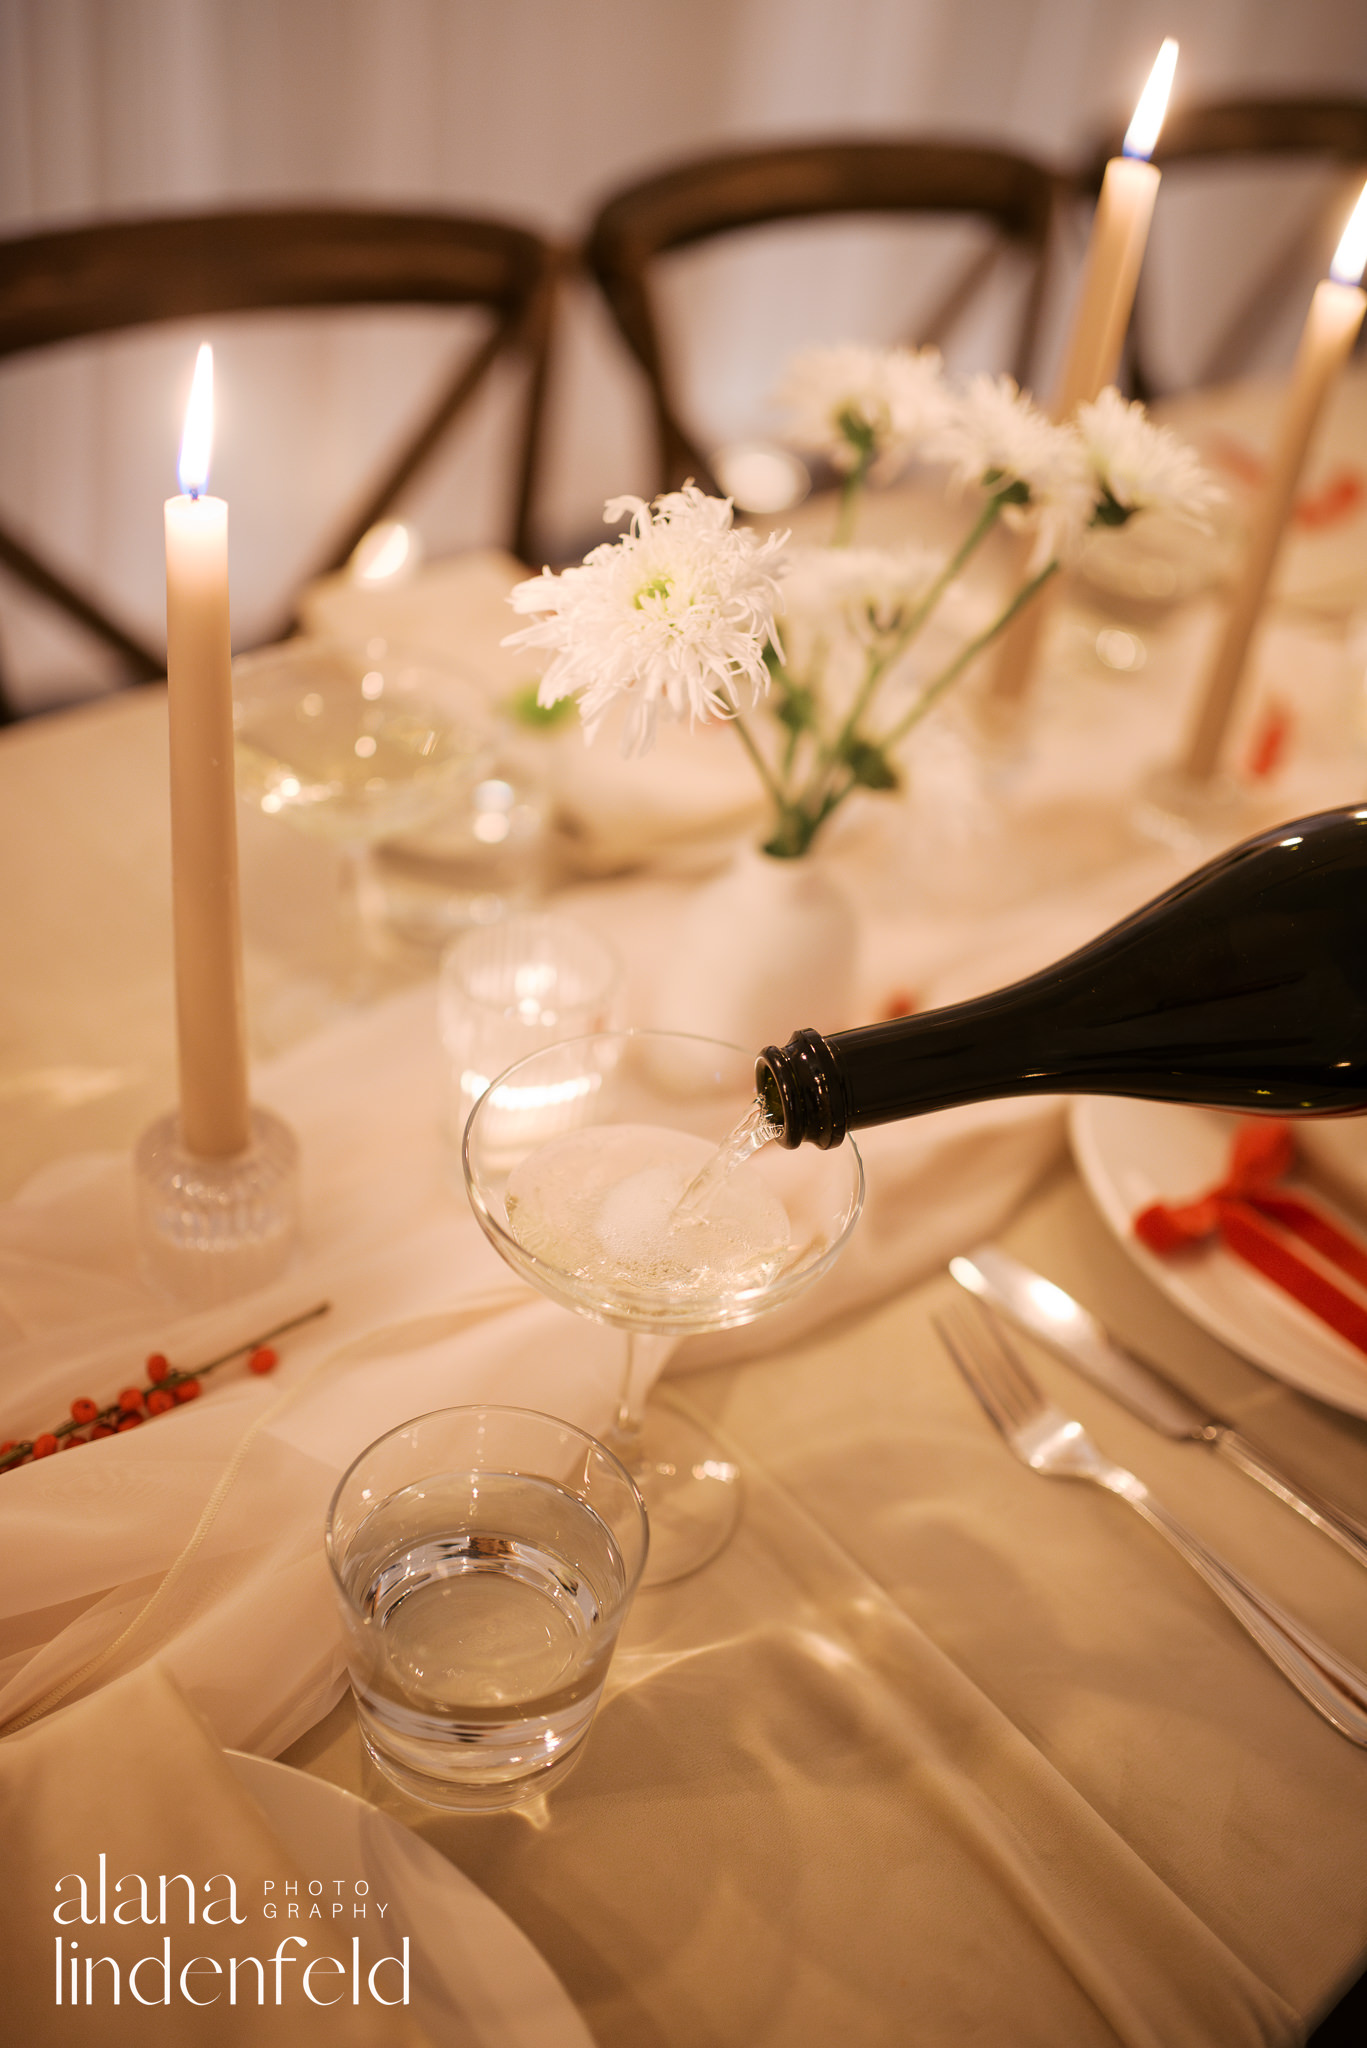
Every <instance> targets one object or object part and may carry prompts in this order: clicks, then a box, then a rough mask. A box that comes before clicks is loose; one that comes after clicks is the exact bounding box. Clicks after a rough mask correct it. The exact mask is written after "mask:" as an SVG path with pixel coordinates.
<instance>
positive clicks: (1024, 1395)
mask: <svg viewBox="0 0 1367 2048" xmlns="http://www.w3.org/2000/svg"><path fill="white" fill-rule="evenodd" d="M975 1310H976V1314H975V1313H974V1311H975ZM931 1323H932V1325H933V1327H934V1329H935V1332H936V1335H937V1336H938V1337H939V1339H940V1342H941V1343H942V1344H943V1345H944V1347H945V1350H946V1351H947V1352H948V1353H949V1355H950V1357H951V1358H952V1359H953V1361H954V1363H955V1365H956V1366H957V1367H958V1368H959V1371H960V1373H961V1374H962V1375H963V1377H964V1379H965V1380H966V1381H967V1383H968V1385H969V1387H970V1389H971V1390H972V1392H973V1393H974V1394H975V1395H976V1396H977V1398H978V1401H979V1403H980V1404H981V1406H982V1407H983V1409H984V1411H985V1412H986V1414H987V1416H988V1419H989V1420H990V1421H991V1422H993V1423H995V1424H996V1426H997V1428H998V1429H1000V1430H1002V1431H1003V1432H1005V1431H1009V1430H1015V1429H1020V1428H1021V1427H1022V1426H1023V1425H1024V1424H1025V1423H1027V1422H1028V1421H1029V1420H1030V1418H1031V1416H1033V1415H1036V1414H1038V1413H1039V1411H1040V1409H1041V1408H1042V1407H1043V1406H1044V1396H1043V1395H1042V1394H1041V1392H1040V1390H1039V1388H1038V1387H1037V1386H1036V1384H1035V1382H1034V1380H1033V1379H1032V1378H1031V1377H1030V1374H1029V1372H1028V1371H1027V1370H1026V1367H1025V1364H1024V1361H1023V1360H1022V1358H1021V1356H1020V1353H1019V1352H1018V1351H1017V1350H1016V1347H1015V1345H1014V1344H1013V1343H1012V1342H1011V1340H1010V1338H1009V1337H1008V1336H1007V1334H1006V1331H1005V1330H1004V1329H1003V1328H1002V1325H1001V1322H1000V1320H999V1319H998V1317H996V1316H995V1315H994V1314H993V1313H992V1310H991V1309H990V1308H989V1307H988V1306H987V1304H986V1303H985V1302H981V1301H975V1302H974V1303H973V1305H972V1309H970V1308H968V1307H967V1306H966V1305H965V1306H964V1307H963V1308H952V1309H950V1310H948V1311H947V1312H946V1314H944V1315H943V1316H932V1317H931Z"/></svg>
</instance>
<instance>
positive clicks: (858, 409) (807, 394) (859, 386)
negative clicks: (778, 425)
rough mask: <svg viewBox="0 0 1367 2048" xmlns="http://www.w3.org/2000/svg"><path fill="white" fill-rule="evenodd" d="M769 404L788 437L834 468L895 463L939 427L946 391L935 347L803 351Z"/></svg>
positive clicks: (885, 468) (884, 469)
mask: <svg viewBox="0 0 1367 2048" xmlns="http://www.w3.org/2000/svg"><path fill="white" fill-rule="evenodd" d="M774 403H775V404H776V405H779V406H781V407H782V408H783V410H784V411H785V412H787V413H788V415H789V420H788V425H787V428H786V434H787V438H788V439H789V440H790V441H791V442H792V443H793V445H794V446H795V447H797V448H806V449H808V450H810V451H812V452H814V453H816V454H820V455H825V456H827V457H828V458H829V459H830V461H831V462H833V463H834V464H835V466H836V468H837V469H843V470H852V469H855V468H857V467H858V465H859V464H860V463H861V462H865V461H867V462H870V463H871V464H872V465H873V467H874V468H875V469H877V470H878V471H879V472H880V473H882V474H887V473H889V472H891V471H892V470H894V469H895V468H897V467H899V466H900V465H901V464H902V463H903V462H905V461H906V460H907V459H908V457H909V456H911V455H912V454H913V453H914V452H915V451H916V449H917V448H918V447H919V446H920V445H921V444H922V443H923V442H924V441H925V439H926V437H927V436H928V435H929V434H931V433H933V432H934V431H935V430H936V429H937V428H938V427H939V425H940V423H941V420H942V419H943V417H944V410H945V392H944V381H943V378H942V375H941V370H940V352H939V350H938V349H934V348H923V349H909V348H864V347H861V346H859V345H858V344H856V343H853V342H848V343H845V344H842V345H841V346H839V347H835V348H808V349H802V350H801V351H800V352H799V353H798V354H797V355H795V356H794V357H793V358H792V360H791V362H790V363H789V364H788V367H787V370H786V371H785V372H784V376H783V381H782V383H781V384H780V385H779V387H778V389H777V390H776V391H775V393H774Z"/></svg>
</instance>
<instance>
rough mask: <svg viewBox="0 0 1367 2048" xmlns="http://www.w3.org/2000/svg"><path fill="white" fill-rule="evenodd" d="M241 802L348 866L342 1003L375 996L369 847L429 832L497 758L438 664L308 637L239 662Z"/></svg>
mask: <svg viewBox="0 0 1367 2048" xmlns="http://www.w3.org/2000/svg"><path fill="white" fill-rule="evenodd" d="M233 698H234V703H233V725H234V736H235V743H236V757H237V786H238V790H239V793H240V794H241V795H243V796H244V797H246V798H247V799H248V800H249V801H250V802H251V803H254V804H255V805H256V806H257V807H258V808H259V809H260V810H261V811H262V812H263V813H264V814H265V815H266V816H267V817H274V818H280V819H282V820H283V821H284V822H285V823H287V824H289V825H291V826H293V827H294V828H295V830H297V831H299V832H303V833H307V834H308V835H309V836H310V837H312V838H315V839H322V840H325V841H327V842H328V843H329V844H331V845H332V846H333V847H334V848H335V849H336V850H337V852H338V854H339V855H340V857H341V861H342V885H343V886H342V894H341V903H340V916H341V920H342V922H343V924H344V926H345V946H344V956H345V965H344V969H343V975H342V981H343V986H342V987H341V989H340V990H339V991H338V992H339V993H341V994H343V995H345V996H347V997H349V998H350V999H352V1000H362V999H364V998H365V997H366V996H367V995H369V994H372V993H374V990H375V979H376V977H375V974H374V971H373V969H374V965H375V962H376V956H377V951H378V947H377V941H376V934H375V929H374V924H375V921H374V920H373V919H372V918H371V917H370V916H369V915H368V914H367V893H368V892H367V886H366V884H367V875H368V862H369V857H370V849H371V848H372V847H373V846H374V845H375V844H376V843H377V842H378V841H380V840H383V839H389V838H392V837H394V836H395V835H396V834H399V833H403V832H409V831H413V830H415V829H416V828H418V827H420V826H423V825H427V824H430V823H431V822H432V821H433V820H434V819H435V818H437V817H439V816H440V815H441V814H442V813H443V812H444V811H446V810H448V809H449V808H450V807H451V806H453V805H454V804H457V803H459V801H460V800H461V798H462V797H463V796H464V795H465V793H466V792H467V791H468V790H469V789H470V787H471V786H472V785H473V784H474V783H476V782H477V781H478V779H479V777H480V775H481V774H482V773H484V771H485V768H486V765H487V763H488V761H489V759H490V756H491V750H492V745H493V728H492V723H491V720H490V718H489V715H488V712H487V710H486V708H485V705H484V702H483V699H482V698H481V697H480V695H479V693H478V692H477V691H476V690H474V689H473V688H472V687H471V686H470V685H469V684H468V683H466V682H465V681H464V679H463V678H462V677H461V676H460V675H458V674H457V673H456V672H455V669H454V666H453V665H452V664H451V663H449V662H448V661H446V660H445V659H444V658H443V657H442V656H439V655H429V654H425V653H422V652H420V651H415V650H413V649H407V648H402V647H395V646H393V645H391V644H390V643H389V642H388V641H386V640H382V639H372V640H368V641H366V642H365V643H363V644H359V645H356V644H351V643H348V642H345V641H335V640H324V639H312V638H305V637H301V638H299V639H296V640H287V641H284V642H282V643H281V644H280V645H279V646H276V647H267V648H263V649H261V650H260V651H259V652H258V653H255V654H249V655H244V656H242V657H241V658H240V659H239V660H237V661H236V662H234V664H233Z"/></svg>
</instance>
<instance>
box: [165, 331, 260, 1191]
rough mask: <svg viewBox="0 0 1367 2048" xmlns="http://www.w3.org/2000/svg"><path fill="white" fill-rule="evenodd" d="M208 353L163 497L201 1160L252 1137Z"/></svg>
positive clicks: (224, 543) (183, 1059)
mask: <svg viewBox="0 0 1367 2048" xmlns="http://www.w3.org/2000/svg"><path fill="white" fill-rule="evenodd" d="M213 376H214V368H213V353H212V351H211V349H210V348H209V346H208V344H207V343H206V344H205V345H204V346H203V347H202V348H201V349H200V351H199V356H198V359H197V361H196V363H195V375H194V383H193V385H192V387H191V391H190V403H189V406H188V407H187V409H186V414H185V433H184V438H183V440H182V442H181V449H180V469H179V475H180V487H181V491H182V492H183V493H184V495H183V496H181V497H179V498H168V499H167V501H166V670H167V683H168V689H169V697H170V720H171V893H172V909H173V918H174V929H175V958H176V1027H177V1038H178V1046H179V1056H180V1117H181V1137H182V1140H183V1142H184V1145H185V1148H186V1150H187V1151H188V1152H191V1153H194V1154H195V1155H196V1156H197V1157H199V1158H202V1159H215V1158H224V1157H227V1156H229V1155H231V1154H233V1153H235V1152H241V1151H243V1150H244V1149H245V1148H246V1146H247V1144H248V1143H249V1141H250V1136H251V1129H250V1124H249V1120H248V1107H247V1034H246V1019H245V1013H244V1007H243V1000H242V933H241V917H240V913H239V908H238V882H237V817H236V810H235V804H234V786H233V698H232V643H231V638H230V631H229V623H228V507H227V505H226V504H225V503H224V501H223V500H222V499H221V498H209V497H206V496H204V489H205V486H206V485H207V483H208V480H209V450H210V446H211V444H212V440H213Z"/></svg>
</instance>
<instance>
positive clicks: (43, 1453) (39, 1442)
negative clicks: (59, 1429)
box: [33, 1429, 57, 1458]
mask: <svg viewBox="0 0 1367 2048" xmlns="http://www.w3.org/2000/svg"><path fill="white" fill-rule="evenodd" d="M56 1448H57V1439H56V1437H55V1436H54V1435H53V1434H52V1432H51V1430H47V1429H45V1430H44V1431H43V1434H42V1435H41V1436H36V1437H35V1438H34V1439H33V1455H34V1457H35V1458H50V1457H51V1456H52V1453H53V1452H54V1451H55V1450H56Z"/></svg>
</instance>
